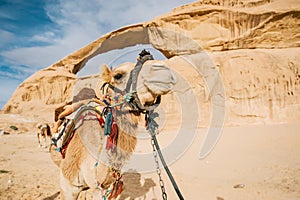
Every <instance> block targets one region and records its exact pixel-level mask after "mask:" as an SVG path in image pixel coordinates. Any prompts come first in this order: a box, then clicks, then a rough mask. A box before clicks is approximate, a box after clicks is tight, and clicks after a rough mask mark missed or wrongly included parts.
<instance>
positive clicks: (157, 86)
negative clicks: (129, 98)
mask: <svg viewBox="0 0 300 200" xmlns="http://www.w3.org/2000/svg"><path fill="white" fill-rule="evenodd" d="M134 66H135V64H134V63H123V64H121V65H120V66H118V67H115V68H114V69H113V70H111V69H109V68H108V66H107V65H105V64H103V65H102V66H101V73H100V74H101V82H103V83H104V82H105V83H109V84H110V85H112V86H114V87H115V88H118V89H119V90H121V91H124V89H125V88H126V84H127V82H128V80H129V79H130V78H129V77H130V72H131V71H132V69H133V68H134ZM175 82H176V79H175V76H174V74H173V73H172V71H171V70H170V69H169V68H168V67H167V66H166V64H165V63H164V62H163V61H156V60H146V61H145V63H144V64H143V66H142V68H141V70H140V72H139V74H138V78H137V82H136V84H137V87H136V94H137V96H138V98H139V100H140V103H141V104H142V105H144V106H146V105H152V104H153V103H154V102H155V101H156V99H157V98H158V96H160V95H165V94H167V93H168V92H169V91H171V89H172V88H173V86H174V84H175ZM99 85H101V84H99ZM95 90H96V93H97V92H99V91H100V88H96V89H95ZM107 93H108V94H109V95H110V96H111V97H118V98H114V99H119V100H118V101H122V99H123V97H124V96H122V95H120V94H119V93H116V92H115V90H113V89H112V88H107ZM116 101H117V100H116ZM116 103H117V102H116ZM115 108H116V112H115V115H116V123H117V125H118V130H119V134H118V139H117V143H116V148H115V151H112V150H107V149H106V148H105V145H107V141H108V140H107V138H108V136H105V135H104V128H103V127H101V126H100V125H99V122H98V121H97V120H85V121H84V122H83V123H82V125H81V126H80V127H78V128H77V129H76V130H75V132H74V136H73V138H72V140H71V141H70V142H69V144H68V148H67V149H66V152H65V157H64V159H62V158H61V157H59V156H57V152H55V151H53V149H52V150H51V158H52V159H53V161H54V163H56V164H57V165H58V166H59V168H60V187H61V198H62V199H67V200H69V199H74V200H75V199H78V197H79V194H80V192H81V191H83V190H85V189H87V188H89V189H91V190H92V193H93V199H101V198H103V199H108V200H110V199H116V198H117V197H118V196H120V193H121V191H122V187H123V182H122V178H121V177H122V176H121V174H120V171H121V170H122V167H123V166H124V164H125V163H126V162H127V161H128V160H129V158H130V155H131V154H132V152H133V151H134V150H135V146H136V143H137V139H136V134H137V130H138V123H139V121H140V119H141V115H142V113H141V112H138V111H133V108H132V107H131V106H130V105H128V104H126V103H125V104H123V105H120V106H116V107H115ZM90 112H93V111H90ZM106 147H107V146H106ZM102 157H103V158H102ZM58 158H59V159H58ZM124 187H126V186H124Z"/></svg>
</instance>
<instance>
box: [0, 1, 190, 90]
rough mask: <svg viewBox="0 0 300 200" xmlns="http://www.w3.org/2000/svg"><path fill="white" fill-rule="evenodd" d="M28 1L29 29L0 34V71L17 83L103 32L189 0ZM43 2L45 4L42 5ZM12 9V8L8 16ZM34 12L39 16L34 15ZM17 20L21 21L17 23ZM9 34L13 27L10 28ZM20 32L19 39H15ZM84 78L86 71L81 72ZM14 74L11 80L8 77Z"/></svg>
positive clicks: (20, 8) (145, 19) (158, 13)
mask: <svg viewBox="0 0 300 200" xmlns="http://www.w3.org/2000/svg"><path fill="white" fill-rule="evenodd" d="M20 2H23V1H20ZM30 2H31V1H28V2H27V1H26V8H35V9H28V10H29V11H25V13H28V14H30V18H27V21H26V23H27V22H28V25H26V24H20V26H21V27H22V31H21V33H18V35H16V34H15V33H14V32H13V31H12V32H9V31H5V30H0V36H1V41H0V47H1V49H2V50H1V51H0V62H1V65H5V66H7V67H8V68H10V70H7V71H5V72H1V74H2V76H8V77H11V78H15V79H18V80H20V79H22V78H23V79H25V78H26V77H28V76H29V75H31V74H30V73H34V72H35V71H37V70H39V69H42V68H45V67H47V66H50V65H51V64H54V63H55V62H57V61H58V60H60V59H62V58H64V57H65V56H67V55H69V54H71V53H72V52H75V51H77V50H78V49H80V48H82V47H84V46H86V45H87V44H89V43H91V42H92V41H94V40H96V39H98V38H99V37H101V36H102V35H104V34H106V33H108V32H111V31H113V30H116V29H118V28H121V27H123V26H126V25H130V24H135V23H141V22H144V21H148V20H151V19H152V18H154V17H156V16H159V15H161V14H164V13H166V12H169V11H171V9H172V8H174V7H177V6H179V5H182V4H184V3H189V2H192V1H191V0H172V1H161V0H152V1H137V0H126V1H124V0H123V1H120V0H110V1H104V0H89V1H82V0H72V1H65V0H52V1H38V3H39V4H35V3H36V2H33V3H32V4H35V5H29V4H30ZM43 3H45V4H46V5H43ZM32 6H33V7H32ZM41 6H44V10H43V12H45V13H44V16H42V14H41V11H38V10H37V9H39V8H40V7H41ZM23 8H24V6H23V5H22V6H21V5H19V7H18V9H17V10H16V11H15V13H12V14H10V13H8V12H2V13H1V12H0V18H1V17H2V19H4V18H5V19H9V20H8V21H10V19H15V18H16V17H17V16H22V13H20V12H21V11H22V9H23ZM1 10H3V9H0V11H1ZM6 10H7V9H6ZM13 11H14V9H13V7H12V8H11V12H13ZM34 12H35V13H36V14H37V15H38V16H36V17H34V14H35V13H34ZM23 15H24V14H23ZM28 16H29V15H28ZM45 16H46V17H45ZM39 17H40V18H41V20H46V21H45V23H44V24H43V23H42V22H41V23H40V24H39V25H37V26H36V27H35V25H34V24H36V23H37V20H38V19H37V18H39ZM22 19H23V18H22ZM30 20H33V21H30ZM0 21H1V20H0ZM2 21H3V20H2ZM4 22H5V24H6V25H5V26H6V27H8V26H14V24H8V23H6V21H4ZM19 22H22V20H19ZM50 22H51V23H50ZM41 24H42V25H41ZM25 29H26V30H25ZM12 30H15V29H14V28H12ZM25 33H26V34H25ZM20 34H23V35H22V36H20ZM16 37H18V38H16ZM13 41H14V42H15V43H14V44H13V43H12V42H13ZM7 44H10V46H9V47H7ZM4 47H5V48H4ZM15 47H16V48H15ZM113 55H115V54H107V56H109V57H110V60H111V58H113ZM98 62H101V61H98ZM95 63H96V62H95V61H91V62H89V64H92V65H93V66H95V65H96V64H95ZM26 66H28V67H26ZM29 66H30V67H29ZM20 67H21V68H20ZM98 69H99V66H95V68H94V70H92V69H91V71H98ZM17 70H23V71H22V73H19V74H17V75H16V74H14V72H15V71H17ZM1 74H0V76H1ZM84 74H89V73H88V72H85V73H84ZM14 75H15V77H13V76H14ZM14 83H16V82H14ZM15 87H16V85H15ZM10 89H12V88H10ZM2 93H3V92H2V91H1V94H2ZM11 93H12V92H10V93H9V94H11Z"/></svg>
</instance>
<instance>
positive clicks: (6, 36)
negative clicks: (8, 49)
mask: <svg viewBox="0 0 300 200" xmlns="http://www.w3.org/2000/svg"><path fill="white" fill-rule="evenodd" d="M0 38H1V40H0V48H1V47H4V46H5V45H7V44H9V43H11V42H12V41H13V40H14V38H15V36H14V34H13V33H11V32H9V31H5V30H1V29H0Z"/></svg>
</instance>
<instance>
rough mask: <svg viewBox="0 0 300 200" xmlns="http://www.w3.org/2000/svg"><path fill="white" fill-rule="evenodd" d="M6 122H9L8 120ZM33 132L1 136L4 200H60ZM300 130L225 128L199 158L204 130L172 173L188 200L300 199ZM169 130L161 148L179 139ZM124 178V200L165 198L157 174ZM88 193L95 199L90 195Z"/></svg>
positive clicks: (0, 193)
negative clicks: (208, 152)
mask: <svg viewBox="0 0 300 200" xmlns="http://www.w3.org/2000/svg"><path fill="white" fill-rule="evenodd" d="M9 117H17V116H11V115H10V116H9ZM1 118H2V119H3V121H5V120H4V118H6V119H7V118H8V116H7V115H5V114H2V115H1ZM18 120H19V121H26V120H25V119H23V120H21V119H20V118H19V119H18ZM27 124H30V122H27ZM19 126H20V124H19ZM23 126H26V123H25V124H23ZM28 129H29V130H28ZM28 129H21V131H15V132H13V131H11V133H10V134H5V135H1V137H0V151H1V154H0V161H1V162H0V199H40V200H42V199H43V200H46V199H47V200H50V199H53V200H54V199H60V196H59V193H60V189H59V170H58V168H57V167H56V165H54V163H53V162H52V161H51V159H50V155H49V152H48V149H47V148H39V147H38V143H37V138H36V130H35V129H34V128H32V129H30V128H28ZM299 129H300V123H289V124H276V125H252V126H242V127H225V128H224V129H223V132H222V135H221V137H220V139H219V141H218V143H217V145H216V146H215V148H214V150H213V151H212V152H211V153H210V154H209V155H208V156H207V157H206V158H204V159H199V150H200V146H201V144H202V142H203V139H204V135H205V133H206V131H207V129H206V128H199V130H198V131H197V136H196V137H195V139H194V141H193V142H192V144H191V146H190V147H189V148H188V150H187V151H185V152H184V153H183V155H182V156H181V157H179V158H178V159H177V160H176V161H175V162H173V163H172V164H171V165H170V170H171V171H172V173H173V176H174V177H175V179H176V181H177V184H178V185H179V188H180V190H181V192H182V193H183V196H184V197H185V199H195V200H197V199H205V200H216V199H217V200H222V199H224V200H239V199H245V200H247V199H249V200H252V199H261V200H264V199H265V200H270V199H272V200H285V199H286V200H296V199H300V154H299V152H300V145H299V142H300V134H299ZM22 130H23V131H22ZM170 130H171V131H164V130H162V132H161V133H160V134H159V136H158V140H159V142H160V144H161V145H162V146H164V145H167V144H168V143H169V142H170V140H172V138H174V135H176V134H177V133H176V130H172V129H170ZM147 143H148V146H147V145H146V144H147ZM143 148H144V149H146V150H145V151H148V150H147V149H149V150H150V151H151V145H150V140H143V141H141V142H140V143H138V146H137V151H139V149H143ZM153 163H154V160H153ZM162 175H163V180H164V183H165V187H166V192H167V195H168V199H177V197H176V193H175V192H174V190H173V188H172V185H171V183H170V181H169V180H168V178H167V176H166V173H165V171H164V170H163V169H162ZM123 178H124V182H125V189H124V191H123V193H122V195H121V197H120V199H122V200H125V199H162V198H161V191H160V187H159V182H158V177H157V174H156V173H155V172H147V173H139V172H136V171H134V170H129V172H128V171H127V172H124V175H123ZM84 193H85V195H86V196H87V197H90V196H89V195H90V191H89V190H87V191H85V192H84ZM81 199H83V195H82V196H81Z"/></svg>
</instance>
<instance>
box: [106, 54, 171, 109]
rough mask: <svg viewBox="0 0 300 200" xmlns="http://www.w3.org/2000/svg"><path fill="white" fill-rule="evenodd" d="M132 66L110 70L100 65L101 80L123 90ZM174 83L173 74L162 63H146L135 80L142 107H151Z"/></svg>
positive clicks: (152, 61) (127, 64)
mask: <svg viewBox="0 0 300 200" xmlns="http://www.w3.org/2000/svg"><path fill="white" fill-rule="evenodd" d="M134 66H135V64H134V63H123V64H121V65H120V66H118V67H115V68H114V69H113V70H110V69H109V68H108V67H107V65H102V66H101V71H102V73H101V76H102V80H103V81H104V82H107V83H110V84H111V85H113V86H115V87H117V88H119V89H121V90H124V89H125V88H126V84H127V82H128V80H129V76H130V72H131V70H132V69H133V68H134ZM175 82H176V78H175V76H174V74H173V73H172V71H171V70H170V68H169V67H168V66H167V65H166V64H165V63H164V62H163V61H156V60H148V61H146V62H145V63H144V65H143V66H142V68H141V71H140V72H139V74H138V78H137V87H136V92H137V95H138V97H139V99H140V102H141V103H142V104H143V105H151V104H152V103H154V101H155V100H156V98H157V97H158V96H159V95H164V94H167V93H168V92H169V91H170V90H171V89H172V88H173V86H174V84H175Z"/></svg>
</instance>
